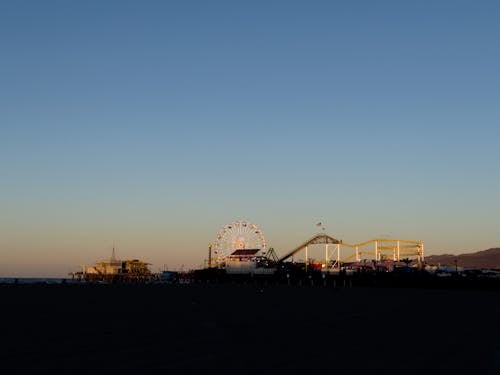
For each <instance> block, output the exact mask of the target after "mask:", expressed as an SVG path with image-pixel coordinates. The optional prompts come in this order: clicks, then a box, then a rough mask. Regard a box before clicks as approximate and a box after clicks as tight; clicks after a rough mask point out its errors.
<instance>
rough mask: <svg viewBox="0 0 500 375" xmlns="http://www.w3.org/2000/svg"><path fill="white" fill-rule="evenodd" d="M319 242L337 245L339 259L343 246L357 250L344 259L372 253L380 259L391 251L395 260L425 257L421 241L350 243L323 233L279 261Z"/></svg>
mask: <svg viewBox="0 0 500 375" xmlns="http://www.w3.org/2000/svg"><path fill="white" fill-rule="evenodd" d="M318 244H325V245H326V247H327V249H328V245H329V244H333V245H337V261H340V251H341V247H349V248H352V249H355V251H356V252H355V253H354V254H352V255H350V256H349V257H347V258H346V259H344V261H346V260H348V259H351V258H354V257H355V258H356V260H360V256H361V255H370V256H373V258H374V259H375V260H380V259H381V257H382V256H385V255H387V252H390V253H391V254H390V255H391V256H392V258H393V260H400V259H401V257H411V256H416V257H418V259H419V260H423V259H424V243H423V242H421V241H413V240H402V239H394V238H375V239H372V240H368V241H365V242H360V243H357V244H348V243H344V242H343V241H342V240H338V239H336V238H334V237H331V236H328V235H326V234H324V233H321V234H317V235H315V236H313V237H311V238H310V239H309V240H307V241H306V242H304V243H303V244H301V245H300V246H297V247H296V248H295V249H293V250H292V251H290V252H288V253H287V254H286V255H284V256H282V257H281V258H279V262H280V263H281V262H284V261H285V260H286V259H288V258H290V257H292V256H293V255H295V254H297V253H299V252H300V251H302V250H306V251H307V248H308V247H309V246H311V245H318ZM368 245H373V251H366V250H363V251H360V248H364V247H366V246H368ZM306 258H307V255H306Z"/></svg>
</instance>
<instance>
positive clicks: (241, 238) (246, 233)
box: [213, 220, 266, 258]
mask: <svg viewBox="0 0 500 375" xmlns="http://www.w3.org/2000/svg"><path fill="white" fill-rule="evenodd" d="M241 249H260V250H261V251H265V250H266V240H265V238H264V235H263V234H262V231H261V230H260V229H259V228H258V227H257V225H255V224H252V223H249V222H248V221H244V220H242V221H235V222H232V223H231V224H227V225H224V227H222V229H221V230H220V231H219V233H217V240H216V241H215V243H214V244H213V250H214V253H215V254H216V255H217V256H218V257H222V258H223V257H226V256H228V255H230V254H231V253H232V252H233V251H235V250H241Z"/></svg>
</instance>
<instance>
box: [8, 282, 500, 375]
mask: <svg viewBox="0 0 500 375" xmlns="http://www.w3.org/2000/svg"><path fill="white" fill-rule="evenodd" d="M0 295H1V299H2V306H3V307H2V312H1V314H2V322H3V323H4V324H3V329H2V346H3V348H2V359H3V364H4V365H3V366H4V367H5V368H10V369H12V370H9V373H11V374H32V373H53V374H56V373H72V374H96V373H121V374H144V373H169V372H175V373H201V372H210V373H219V374H229V373H242V374H275V373H305V372H307V373H316V372H321V373H325V372H329V373H338V372H341V373H345V374H350V373H352V374H358V373H359V374H361V373H367V372H369V373H374V374H397V373H405V374H424V373H425V374H439V373H444V374H448V373H453V374H472V373H477V374H497V373H498V369H499V368H500V341H499V339H498V337H499V333H500V329H499V325H500V324H499V323H498V321H497V318H498V316H499V314H500V298H499V297H500V293H499V292H497V291H470V290H442V289H415V288H408V289H405V288H400V289H394V288H350V289H349V288H348V289H343V288H338V289H333V288H322V287H312V288H311V287H286V286H275V287H267V288H266V287H264V288H260V287H257V286H249V285H246V286H245V285H238V286H236V285H235V286H232V285H190V286H162V285H158V286H155V285H147V286H145V285H142V286H140V285H139V286H138V285H130V286H119V285H116V286H115V285H70V284H68V285H3V286H1V287H0Z"/></svg>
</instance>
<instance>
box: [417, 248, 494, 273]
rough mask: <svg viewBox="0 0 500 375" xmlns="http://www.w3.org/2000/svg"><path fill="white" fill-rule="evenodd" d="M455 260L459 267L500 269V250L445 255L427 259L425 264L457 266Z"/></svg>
mask: <svg viewBox="0 0 500 375" xmlns="http://www.w3.org/2000/svg"><path fill="white" fill-rule="evenodd" d="M455 260H457V266H458V267H471V268H495V269H500V248H498V247H496V248H493V249H488V250H483V251H478V252H475V253H466V254H459V255H451V254H443V255H429V256H426V257H425V262H426V263H427V264H432V265H438V264H440V265H442V266H455Z"/></svg>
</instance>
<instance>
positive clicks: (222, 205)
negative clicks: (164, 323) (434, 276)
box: [0, 1, 500, 275]
mask: <svg viewBox="0 0 500 375" xmlns="http://www.w3.org/2000/svg"><path fill="white" fill-rule="evenodd" d="M499 18H500V5H498V3H497V2H495V1H420V2H409V1H408V2H405V1H378V2H373V1H314V2H306V1H252V2H243V1H213V2H205V1H170V2H163V1H145V2H144V1H85V2H83V1H82V2H77V1H45V2H36V1H5V2H2V3H1V4H0V46H1V52H2V53H1V56H2V58H1V59H0V172H1V176H2V183H1V184H0V194H1V195H0V211H1V213H2V214H1V216H0V274H1V275H28V274H29V275H56V274H57V275H64V274H65V273H67V272H68V271H71V270H74V268H75V267H78V265H79V264H83V263H87V264H88V263H91V262H93V261H94V260H96V259H98V258H104V257H107V256H108V255H109V253H110V249H111V246H112V242H113V241H115V242H116V244H117V246H118V255H120V256H122V257H139V258H142V259H145V260H148V261H150V262H151V263H153V268H154V270H156V269H157V268H158V267H159V266H161V265H163V264H166V265H168V266H169V267H171V268H173V267H180V266H181V265H182V264H184V265H185V266H186V267H191V266H198V265H200V264H202V263H203V259H204V258H205V257H206V247H207V244H208V243H209V242H211V241H213V240H214V238H215V235H216V233H217V231H218V230H219V228H220V227H221V226H223V225H224V224H226V223H229V222H231V221H234V220H239V219H246V220H250V221H252V222H255V223H256V224H258V225H259V226H260V227H261V228H262V230H263V232H264V234H265V235H266V238H267V242H268V243H269V244H270V245H271V246H273V247H274V248H275V249H276V251H277V252H278V253H279V254H282V253H285V252H287V251H289V250H290V249H291V248H293V247H295V246H296V245H297V244H298V243H300V242H302V241H303V240H305V239H307V238H308V237H310V236H311V235H312V234H314V233H315V231H316V229H317V228H316V227H315V226H314V224H315V223H316V222H318V221H322V222H324V223H325V225H326V228H327V232H328V233H330V234H331V235H333V236H335V237H338V238H342V239H343V240H344V241H345V242H360V241H364V240H367V239H370V238H373V237H377V236H380V235H388V236H392V237H401V238H406V239H418V240H422V241H424V242H425V244H426V249H427V251H428V252H429V253H443V252H448V253H450V252H452V253H453V252H457V253H458V252H464V251H475V250H482V249H485V248H488V247H493V246H500V238H499V236H498V228H499V220H498V212H499V211H500V203H499V202H500V200H499V198H498V192H499V191H500V177H499V167H498V165H499V162H500V152H499V150H498V147H497V143H498V140H499V139H500V126H499V120H500V73H499V69H498V67H499V66H500V49H499V47H498V40H499V39H500V26H499V24H498V19H499Z"/></svg>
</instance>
